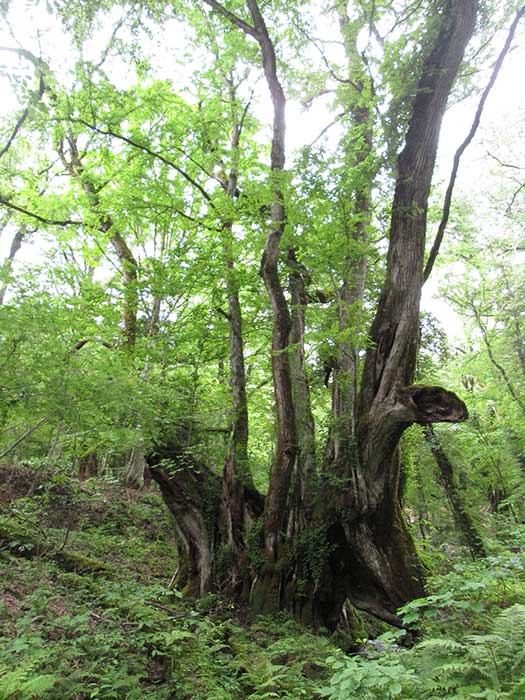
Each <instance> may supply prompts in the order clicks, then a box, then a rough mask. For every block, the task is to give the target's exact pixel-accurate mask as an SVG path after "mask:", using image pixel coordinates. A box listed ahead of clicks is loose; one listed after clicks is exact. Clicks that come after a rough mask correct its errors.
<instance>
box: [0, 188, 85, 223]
mask: <svg viewBox="0 0 525 700" xmlns="http://www.w3.org/2000/svg"><path fill="white" fill-rule="evenodd" d="M0 204H3V205H4V207H7V208H8V209H13V210H14V211H18V212H20V213H21V214H25V215H26V216H30V217H31V218H32V219H36V220H37V221H40V223H42V224H48V225H49V226H83V225H84V224H83V222H82V221H75V220H74V219H63V220H61V219H48V218H46V217H45V216H40V214H36V213H35V212H33V211H29V210H28V209H25V208H24V207H22V206H20V205H19V204H14V203H13V202H12V201H11V200H9V199H6V198H5V197H3V196H2V195H0Z"/></svg>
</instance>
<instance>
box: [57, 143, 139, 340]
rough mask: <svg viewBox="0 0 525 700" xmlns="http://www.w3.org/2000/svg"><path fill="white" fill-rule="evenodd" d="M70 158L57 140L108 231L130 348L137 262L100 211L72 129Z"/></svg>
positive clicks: (134, 334)
mask: <svg viewBox="0 0 525 700" xmlns="http://www.w3.org/2000/svg"><path fill="white" fill-rule="evenodd" d="M67 142H68V146H69V159H68V158H67V157H66V154H65V151H64V148H63V144H60V146H59V149H58V152H59V156H60V159H61V160H62V163H63V165H64V167H65V168H66V170H67V172H68V173H69V174H70V175H71V177H72V178H74V179H77V180H78V181H79V182H80V184H81V186H82V189H83V190H84V192H85V193H86V195H87V197H88V199H89V203H90V206H91V208H92V210H93V213H94V214H95V215H96V216H97V217H98V218H99V220H100V226H99V230H100V231H101V232H102V233H109V240H110V242H111V245H112V246H113V249H114V251H115V253H116V254H117V257H118V260H119V263H120V266H121V271H122V278H123V281H124V311H123V317H122V321H123V332H122V334H123V337H124V346H125V347H126V348H127V349H128V350H129V349H132V348H133V347H134V346H135V341H136V339H137V311H138V264H137V261H136V259H135V256H134V255H133V253H132V251H131V249H130V248H129V246H128V244H127V243H126V240H125V239H124V237H123V236H122V234H121V233H120V231H118V229H117V228H116V226H114V224H113V221H112V219H111V217H110V216H108V215H107V214H104V213H102V212H101V206H100V197H99V195H98V192H97V188H96V187H95V185H94V183H93V182H92V181H91V179H90V178H89V175H88V174H87V173H86V172H85V169H84V165H83V163H82V160H81V157H80V153H79V151H78V146H77V142H76V138H75V136H74V135H73V134H72V133H69V134H68V137H67Z"/></svg>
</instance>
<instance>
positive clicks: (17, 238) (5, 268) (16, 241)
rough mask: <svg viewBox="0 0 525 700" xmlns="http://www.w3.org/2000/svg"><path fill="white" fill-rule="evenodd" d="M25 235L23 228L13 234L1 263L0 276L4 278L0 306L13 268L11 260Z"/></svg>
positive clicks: (0, 292) (0, 288)
mask: <svg viewBox="0 0 525 700" xmlns="http://www.w3.org/2000/svg"><path fill="white" fill-rule="evenodd" d="M26 235H27V231H26V230H25V229H24V228H19V229H18V231H16V233H15V235H14V236H13V240H12V241H11V247H10V248H9V253H8V254H7V257H6V259H5V260H4V262H3V265H2V277H3V278H4V280H3V282H2V286H1V287H0V306H1V305H2V304H3V303H4V299H5V294H6V292H7V287H8V286H9V276H10V274H11V270H12V268H13V261H14V259H15V257H16V254H17V253H18V251H19V250H20V248H21V247H22V242H23V240H24V238H25V236H26Z"/></svg>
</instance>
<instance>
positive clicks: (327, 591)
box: [150, 0, 477, 628]
mask: <svg viewBox="0 0 525 700" xmlns="http://www.w3.org/2000/svg"><path fill="white" fill-rule="evenodd" d="M205 1H206V3H207V4H208V5H209V6H211V7H212V8H213V9H214V10H215V11H217V12H218V13H220V14H221V15H222V16H223V17H224V18H225V19H226V20H228V21H229V22H232V23H233V24H234V25H236V26H237V27H238V28H240V29H242V30H243V31H244V32H245V33H246V34H248V35H249V36H251V37H253V38H254V39H255V40H256V41H257V42H258V44H259V47H260V49H261V54H262V63H263V67H264V72H265V75H266V79H267V83H268V86H269V90H270V94H271V97H272V101H273V107H274V128H273V141H272V157H271V185H272V191H273V203H272V206H271V221H270V226H269V230H268V232H267V237H266V244H265V247H264V253H263V258H262V263H261V275H262V277H263V280H264V282H265V286H266V289H267V291H268V295H269V299H270V304H271V309H272V315H273V340H272V374H273V382H274V392H275V406H276V417H277V447H276V453H275V456H274V462H273V465H272V470H271V475H270V482H269V488H268V493H267V495H266V497H265V498H264V515H261V514H262V509H263V498H262V497H261V496H260V495H258V494H257V493H256V492H255V490H254V489H252V488H251V487H250V488H245V490H244V496H243V497H244V504H245V509H246V512H247V513H249V517H248V518H247V519H246V525H245V526H243V527H244V530H243V532H242V533H241V535H242V539H243V540H244V542H243V543H242V546H239V548H238V552H237V553H236V554H235V556H236V557H237V559H236V562H235V565H236V566H240V567H244V571H245V578H244V585H243V592H244V594H245V595H246V596H247V595H248V592H249V597H250V601H251V603H252V605H253V607H254V608H255V609H256V610H259V611H260V610H263V611H269V610H276V609H289V610H292V611H293V612H294V613H295V614H296V615H297V617H299V618H300V619H302V620H303V621H305V622H309V623H311V624H313V625H315V626H320V625H322V626H326V627H328V628H334V627H336V626H337V624H338V623H339V620H340V617H341V613H342V611H343V608H344V606H345V603H346V602H347V601H350V602H351V603H352V604H354V605H355V606H356V607H358V608H361V609H363V610H366V611H369V612H371V613H373V614H374V615H376V616H378V617H380V618H382V619H384V620H386V621H388V622H390V623H392V624H400V620H399V618H398V616H397V614H396V610H397V608H398V607H399V606H401V605H402V604H404V603H406V602H407V601H408V600H410V599H412V598H414V597H418V596H420V595H422V594H423V593H424V577H423V572H422V569H421V566H420V564H419V561H418V558H417V555H416V552H415V549H414V545H413V543H412V540H411V538H410V536H409V533H408V531H407V528H406V525H405V522H404V519H403V515H402V512H401V506H400V498H399V453H398V445H399V440H400V438H401V435H402V434H403V432H404V430H405V429H406V428H407V427H408V426H410V425H411V424H413V423H419V424H422V425H428V424H431V423H433V422H438V421H461V420H464V419H465V418H466V417H467V411H466V407H465V405H464V403H463V402H462V401H461V400H460V399H458V397H457V396H455V395H454V394H452V393H451V392H448V391H446V390H445V389H442V388H440V387H425V386H417V385H413V380H414V369H415V361H416V353H417V346H418V338H419V303H420V295H421V286H422V283H423V267H424V250H425V230H426V216H427V204H428V197H429V192H430V186H431V179H432V173H433V168H434V161H435V157H436V151H437V143H438V135H439V130H440V125H441V120H442V117H443V114H444V111H445V108H446V104H447V98H448V96H449V94H450V90H451V87H452V84H453V81H454V79H455V76H456V74H457V72H458V69H459V66H460V64H461V61H462V58H463V52H464V50H465V46H466V44H467V42H468V40H469V38H470V36H471V34H472V31H473V29H474V24H475V20H476V10H477V2H476V0H447V1H446V2H445V3H443V6H442V7H443V9H442V15H441V17H440V29H439V31H438V32H437V33H436V35H435V36H434V38H433V45H432V48H431V50H430V51H429V54H428V57H427V59H426V61H425V62H424V64H423V66H422V69H421V75H420V79H419V83H418V89H417V94H416V97H415V99H414V103H413V108H412V114H411V117H410V120H409V126H408V131H407V135H406V142H405V147H404V149H403V151H402V152H401V153H400V155H399V158H398V173H397V178H396V188H395V195H394V201H393V205H392V218H391V226H390V243H389V251H388V258H387V271H386V279H385V282H384V285H383V291H382V294H381V297H380V300H379V304H378V308H377V311H376V314H375V319H374V321H373V324H372V328H371V331H370V343H369V345H368V349H367V351H366V357H365V362H364V369H363V375H362V380H361V385H360V391H359V396H358V397H357V400H356V401H354V397H351V398H350V399H348V400H349V401H350V402H351V403H352V404H355V408H348V400H346V399H345V403H346V405H347V408H346V409H345V412H346V413H349V414H350V415H349V416H348V420H349V421H354V423H353V424H352V425H351V426H346V431H345V432H346V434H347V435H350V436H352V440H351V441H350V444H348V446H347V448H345V450H344V459H341V458H339V459H337V460H332V465H330V463H329V464H328V468H325V470H324V471H323V473H322V474H320V473H319V471H318V470H314V469H313V468H312V469H310V468H307V469H305V468H304V466H302V467H300V469H299V471H297V464H298V462H297V460H298V459H299V458H300V456H301V449H302V446H303V445H304V444H306V443H303V442H302V439H303V438H304V433H305V431H306V432H308V430H309V421H308V419H307V420H306V421H305V420H303V419H304V417H305V416H306V417H307V412H304V411H303V408H304V406H303V407H302V408H301V400H302V399H304V396H305V394H304V392H303V394H302V395H300V394H299V393H298V392H297V387H298V386H299V384H298V383H297V382H296V386H295V391H294V372H295V379H297V378H298V377H299V376H300V375H301V373H302V371H303V369H302V368H301V361H302V358H301V356H300V355H294V348H295V349H297V347H299V349H300V348H301V346H302V337H301V333H302V330H301V329H302V325H301V324H302V323H303V320H304V319H303V317H302V315H301V314H302V309H303V305H302V304H301V303H300V302H301V295H302V293H303V291H304V290H302V288H301V278H300V276H295V277H294V276H293V274H292V278H293V279H292V297H293V298H292V301H293V302H295V305H294V306H293V307H292V312H291V311H290V307H289V304H288V301H287V299H286V295H285V292H284V288H283V285H282V283H281V279H280V272H279V267H278V262H279V257H280V242H281V237H282V234H283V232H284V228H285V223H286V209H285V195H284V188H283V187H282V184H281V181H282V177H283V168H284V153H285V150H284V133H285V125H284V107H285V97H284V92H283V90H282V87H281V85H280V83H279V80H278V77H277V63H276V55H275V51H274V47H273V44H272V42H271V40H270V36H269V33H268V30H267V27H266V24H265V22H264V19H263V17H262V15H261V12H260V10H259V7H258V5H257V3H256V2H255V0H247V7H248V10H249V12H250V15H251V18H252V22H253V24H249V23H248V22H247V21H246V20H244V19H242V18H240V17H238V16H237V15H235V14H233V13H232V12H231V11H229V10H227V9H226V8H225V7H223V6H222V5H221V4H220V3H219V2H217V0H205ZM360 206H361V208H362V209H363V208H364V209H366V203H363V202H361V204H360ZM292 257H293V256H292ZM292 263H293V260H292ZM298 301H299V303H297V302H298ZM347 301H348V300H347ZM294 309H295V311H294ZM230 311H231V309H230ZM294 314H295V315H294ZM294 321H295V331H294ZM293 331H294V332H293ZM290 343H294V344H293V345H290ZM350 370H351V368H350ZM301 412H302V413H301ZM163 456H164V459H165V460H166V458H167V461H165V462H164V463H163V462H162V458H163ZM184 458H185V456H184V454H183V453H182V451H181V450H180V448H179V447H177V445H171V447H170V448H169V449H168V448H166V446H164V447H160V448H159V450H158V454H157V455H152V456H151V457H150V465H151V466H152V467H153V469H152V474H153V478H155V479H156V480H157V482H158V483H159V485H160V487H161V491H162V494H163V496H164V499H165V500H166V503H167V504H168V506H169V508H170V510H171V512H172V513H173V515H174V518H175V521H176V526H177V531H178V534H179V538H180V543H181V546H180V548H181V553H182V562H183V567H182V570H181V573H180V579H181V583H183V584H184V585H185V586H186V589H187V590H189V591H190V592H194V593H200V594H202V592H206V591H207V590H210V589H213V588H215V589H219V590H220V588H221V574H220V571H221V564H220V562H221V558H220V557H219V555H218V553H219V552H220V551H223V552H224V548H223V547H222V543H228V542H229V541H230V540H231V536H229V535H228V528H227V526H226V524H225V522H224V518H223V516H222V515H221V513H224V509H223V508H221V507H220V493H221V488H220V484H219V481H220V479H219V477H218V476H216V475H214V474H213V473H212V472H211V471H210V470H208V469H206V468H204V467H202V466H199V467H198V468H196V467H195V466H193V467H192V466H191V465H188V464H185V463H184ZM170 463H173V464H174V465H175V467H174V468H170V467H169V464H170ZM334 464H336V465H337V468H331V466H333V465H334ZM166 465H168V466H166ZM226 467H227V468H228V461H227V463H226ZM294 469H296V472H295V474H296V478H295V479H293V475H294ZM304 479H306V480H307V482H308V483H304ZM308 490H310V494H311V495H312V497H311V499H310V500H309V502H308V507H307V508H304V507H303V508H302V512H301V518H299V517H295V516H294V508H296V506H297V504H298V503H301V499H303V500H304V493H305V491H308ZM224 495H225V497H226V498H227V499H229V498H230V497H231V498H233V497H235V492H234V491H232V492H231V494H229V493H226V494H224V492H223V496H224ZM302 505H304V503H302ZM290 517H291V521H292V522H293V523H294V527H287V525H288V524H289V523H290ZM256 520H258V523H259V524H258V525H255V521H256ZM299 522H300V526H299V527H297V526H295V525H296V524H297V523H299ZM248 533H250V534H248ZM259 535H260V537H259ZM252 554H255V556H251V555H252ZM241 557H243V560H242V561H241ZM223 564H224V562H222V565H223Z"/></svg>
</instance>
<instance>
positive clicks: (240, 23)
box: [204, 0, 259, 39]
mask: <svg viewBox="0 0 525 700" xmlns="http://www.w3.org/2000/svg"><path fill="white" fill-rule="evenodd" d="M204 2H205V3H206V5H209V6H210V7H211V8H213V9H214V10H215V11H216V12H218V13H219V14H220V15H222V16H223V17H225V18H226V19H228V20H229V21H230V22H231V23H232V24H234V25H235V26H236V27H239V29H242V31H243V32H245V33H246V34H249V35H250V36H253V38H254V39H259V34H258V31H257V29H256V28H255V27H252V25H251V24H249V23H248V22H246V21H245V20H243V19H241V18H240V17H238V16H237V15H236V14H234V13H233V12H230V10H227V9H226V8H225V7H224V6H223V5H221V3H220V2H217V0H204Z"/></svg>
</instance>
